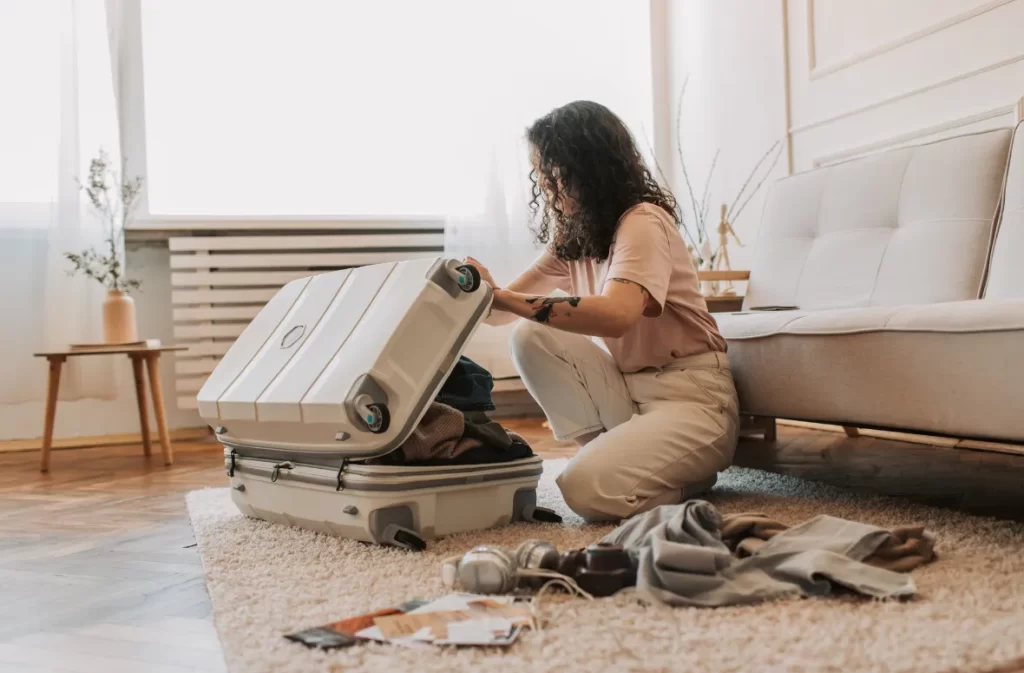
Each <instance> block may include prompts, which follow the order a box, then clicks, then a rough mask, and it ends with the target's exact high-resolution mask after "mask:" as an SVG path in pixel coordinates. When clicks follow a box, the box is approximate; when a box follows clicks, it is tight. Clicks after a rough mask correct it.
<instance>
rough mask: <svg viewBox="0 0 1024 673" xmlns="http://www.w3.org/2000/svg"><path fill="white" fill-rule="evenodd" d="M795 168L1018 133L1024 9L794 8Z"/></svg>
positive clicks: (1011, 5)
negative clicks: (1010, 130)
mask: <svg viewBox="0 0 1024 673" xmlns="http://www.w3.org/2000/svg"><path fill="white" fill-rule="evenodd" d="M787 4H788V8H787V11H788V19H789V44H790V50H789V51H790V81H791V88H790V101H791V109H792V119H791V126H792V131H791V133H792V144H793V165H794V167H795V168H796V170H805V169H808V168H811V167H813V166H816V165H823V164H828V163H833V162H836V161H842V160H844V159H847V158H850V157H852V156H857V155H859V154H864V153H867V152H871V151H876V150H879V149H884V148H887V147H896V146H899V145H904V144H916V143H921V142H925V141H929V140H934V139H938V138H941V137H945V136H949V135H956V134H961V133H967V132H970V131H976V130H983V129H989V128H995V127H1000V126H1009V125H1011V124H1013V122H1014V109H1013V104H1014V103H1015V101H1016V100H1017V99H1018V98H1019V97H1020V95H1021V94H1022V93H1024V48H1022V46H1021V45H1022V44H1024V42H1022V41H1021V35H1022V31H1024V0H928V2H919V1H911V0H904V1H901V2H893V1H892V0H789V2H788V3H787Z"/></svg>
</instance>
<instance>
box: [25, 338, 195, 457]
mask: <svg viewBox="0 0 1024 673" xmlns="http://www.w3.org/2000/svg"><path fill="white" fill-rule="evenodd" d="M183 350H187V348H186V347H185V346H159V347H156V348H147V347H135V348H130V347H129V348H114V349H112V348H95V349H92V348H88V349H86V348H82V349H74V350H63V351H51V352H46V353H36V354H35V356H36V357H38V358H46V360H47V362H49V363H50V378H49V380H48V381H47V384H46V416H45V417H44V421H43V458H42V464H41V465H40V468H39V469H40V471H42V472H48V471H49V470H50V448H51V446H52V445H53V421H54V419H55V418H56V417H57V392H58V391H59V389H60V370H61V367H62V366H63V365H64V362H65V361H67V359H68V358H73V357H80V356H86V355H127V356H128V358H129V359H130V360H131V361H132V373H133V374H134V376H135V399H136V401H137V402H138V405H139V425H140V426H141V428H142V449H143V451H144V452H145V454H146V455H147V456H148V455H151V453H152V448H151V447H150V441H149V413H148V411H147V409H146V406H147V405H146V374H145V372H144V371H143V366H145V368H146V370H148V371H149V390H150V393H151V394H152V395H153V412H154V414H155V415H156V428H157V432H158V433H159V435H160V450H161V452H162V453H163V457H164V465H171V464H172V463H173V462H174V452H173V450H172V448H171V437H170V435H169V434H168V432H167V416H166V415H165V414H164V395H163V388H162V386H161V384H160V355H161V354H162V353H167V352H170V351H183Z"/></svg>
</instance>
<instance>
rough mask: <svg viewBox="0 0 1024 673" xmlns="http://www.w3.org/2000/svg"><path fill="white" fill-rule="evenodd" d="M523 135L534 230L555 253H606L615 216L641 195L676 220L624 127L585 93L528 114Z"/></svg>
mask: <svg viewBox="0 0 1024 673" xmlns="http://www.w3.org/2000/svg"><path fill="white" fill-rule="evenodd" d="M526 138H527V140H529V142H530V146H531V151H532V154H533V157H532V159H533V170H531V171H530V182H531V183H532V199H531V200H530V210H531V211H532V212H533V215H534V221H535V224H534V226H533V233H534V234H535V236H536V239H537V241H538V242H540V243H543V244H545V245H547V246H549V249H550V250H551V252H552V253H553V254H554V255H555V256H556V257H558V258H559V259H563V260H570V261H572V260H580V259H586V258H593V259H597V260H601V261H603V260H605V259H607V258H608V253H609V252H610V249H611V244H612V239H613V238H614V236H615V229H616V227H617V225H618V222H619V218H620V217H622V214H623V213H624V212H626V211H627V210H629V209H630V208H632V207H633V206H635V205H637V204H639V203H641V202H647V203H652V204H654V205H656V206H660V207H661V208H663V209H664V210H665V211H666V212H667V213H669V215H671V216H672V217H673V218H674V219H675V221H676V225H677V226H678V225H679V223H680V215H679V209H678V206H677V204H676V200H675V197H673V196H672V193H671V192H669V190H668V189H666V188H665V187H662V186H661V185H659V184H658V182H657V181H656V180H655V179H654V177H653V176H652V175H651V171H650V170H649V169H648V168H647V166H646V165H645V164H644V160H643V157H641V156H640V152H639V150H637V147H636V142H635V141H634V140H633V136H632V135H631V134H630V132H629V129H628V128H626V125H625V124H624V123H623V122H622V120H621V119H619V118H618V117H617V116H616V115H615V113H613V112H612V111H611V110H609V109H608V108H606V107H605V106H603V105H600V104H599V103H593V102H591V101H585V100H580V101H574V102H572V103H569V104H568V105H563V106H562V107H560V108H556V109H554V110H552V111H551V112H549V113H548V114H546V115H544V116H543V117H541V118H540V119H538V120H537V121H535V122H534V123H533V125H532V126H530V128H529V129H527V131H526ZM567 202H568V203H569V204H571V205H570V206H569V207H566V204H567ZM538 215H539V217H538Z"/></svg>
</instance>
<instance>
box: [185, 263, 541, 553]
mask: <svg viewBox="0 0 1024 673" xmlns="http://www.w3.org/2000/svg"><path fill="white" fill-rule="evenodd" d="M490 300H491V289H490V288H489V287H488V286H486V285H482V284H481V283H480V281H479V274H477V273H476V270H475V269H473V268H471V267H465V266H460V265H459V263H458V262H456V261H454V260H444V259H424V260H412V261H406V262H396V263H388V264H378V265H373V266H368V267H362V268H359V269H347V270H344V271H337V272H331V273H326V274H322V275H320V276H314V277H311V278H304V279H300V280H297V281H293V282H291V283H289V284H288V285H286V286H285V287H284V288H282V289H281V291H280V292H278V294H277V295H275V296H274V297H273V298H272V299H271V301H270V302H269V303H268V304H267V305H266V307H264V309H263V310H262V311H260V313H259V314H258V315H257V316H256V317H255V318H254V319H253V321H252V322H251V323H250V324H249V326H248V327H247V328H246V329H245V331H244V332H243V334H242V335H241V336H240V337H239V338H238V340H237V341H236V342H235V343H234V344H233V345H232V346H231V348H230V349H229V350H228V352H227V354H225V356H224V358H223V359H222V360H221V362H220V363H219V364H218V365H217V367H216V368H215V370H214V372H213V373H212V374H211V375H210V378H209V379H208V380H207V382H206V384H205V385H204V386H203V388H202V390H201V391H200V393H199V395H198V396H197V397H198V402H199V410H200V414H201V415H202V416H203V417H204V419H206V420H207V422H209V423H210V424H211V425H213V426H215V428H216V433H217V437H218V439H219V440H220V441H221V442H222V443H223V444H224V446H225V467H226V468H227V471H228V475H229V478H230V481H231V487H232V492H231V495H232V500H233V501H234V502H235V504H236V505H237V506H238V507H239V509H240V510H241V511H242V512H243V513H245V514H247V515H249V516H253V517H257V518H260V519H264V520H267V521H274V522H278V523H283V524H287V525H293V526H299V527H302V528H307V529H310V530H315V531H319V532H323V533H327V534H331V535H338V536H343V537H350V538H354V539H358V540H363V541H366V542H375V543H379V544H390V545H395V546H399V547H405V548H408V549H422V548H424V547H425V545H426V540H427V539H430V538H432V537H436V536H438V535H445V534H450V533H456V532H463V531H469V530H477V529H482V528H489V527H492V526H496V525H502V524H505V523H509V522H512V521H557V520H559V518H558V516H557V515H556V514H555V513H554V512H551V511H550V510H545V509H543V508H539V507H537V505H536V488H537V483H538V481H539V479H540V474H541V472H542V461H541V459H540V458H538V457H536V456H533V457H530V458H525V459H521V460H514V461H511V462H506V463H494V464H483V465H472V464H470V465H454V464H450V465H441V466H427V465H422V466H414V465H394V466H391V465H370V464H367V461H370V460H373V459H375V458H380V457H381V456H384V455H387V454H388V453H390V452H391V451H393V450H395V449H396V448H398V447H399V446H401V445H402V443H403V442H404V441H405V440H406V438H407V437H408V436H409V435H410V434H411V433H412V431H413V429H414V428H416V426H417V424H418V423H419V421H420V419H421V418H422V417H423V415H424V414H425V413H426V410H427V408H428V406H429V404H430V403H431V402H432V401H433V400H434V399H435V398H436V396H437V394H438V392H439V390H440V388H441V386H442V384H443V383H444V382H445V380H446V379H447V378H448V376H449V374H450V373H451V372H452V370H453V369H454V368H455V367H456V366H457V365H459V364H460V362H459V356H460V354H461V351H462V348H463V347H464V346H465V344H466V342H467V341H468V340H469V338H470V336H471V335H472V334H473V331H474V330H475V329H476V327H477V326H478V325H479V323H480V321H481V320H482V319H483V317H484V316H485V315H486V313H487V310H488V309H489V307H490Z"/></svg>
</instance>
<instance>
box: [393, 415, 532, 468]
mask: <svg viewBox="0 0 1024 673" xmlns="http://www.w3.org/2000/svg"><path fill="white" fill-rule="evenodd" d="M532 455H533V451H532V450H531V449H530V446H529V445H528V444H527V443H526V442H525V441H523V439H522V438H521V437H519V436H518V435H515V434H513V433H509V432H508V431H507V430H505V428H503V427H502V426H501V425H499V424H498V423H497V422H495V421H492V420H491V419H490V418H488V417H487V415H486V414H485V413H483V412H470V413H463V412H461V411H459V410H458V409H455V408H454V407H450V406H448V405H447V404H441V403H440V402H433V403H431V405H430V407H428V408H427V412H426V414H424V416H423V419H422V420H421V421H420V423H419V425H417V426H416V429H415V430H413V432H412V434H411V435H409V438H408V439H406V440H405V443H404V444H402V446H400V447H399V448H398V449H396V450H395V451H392V452H391V453H389V454H387V455H386V456H383V457H381V458H380V461H379V462H380V463H381V464H383V465H423V466H428V465H471V464H477V463H503V462H508V461H512V460H518V459H520V458H529V457H530V456H532Z"/></svg>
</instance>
